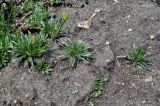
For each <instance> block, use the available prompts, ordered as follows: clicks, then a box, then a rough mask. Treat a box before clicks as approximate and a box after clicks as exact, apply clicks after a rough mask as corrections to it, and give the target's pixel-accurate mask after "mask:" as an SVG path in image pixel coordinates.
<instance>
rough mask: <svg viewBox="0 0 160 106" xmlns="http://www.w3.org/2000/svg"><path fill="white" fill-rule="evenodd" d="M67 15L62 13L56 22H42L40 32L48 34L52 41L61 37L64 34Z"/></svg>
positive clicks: (51, 20)
mask: <svg viewBox="0 0 160 106" xmlns="http://www.w3.org/2000/svg"><path fill="white" fill-rule="evenodd" d="M68 18H69V15H68V14H67V13H63V14H62V16H61V18H60V19H59V20H58V21H56V22H55V21H54V20H53V19H50V20H49V21H47V22H42V30H43V32H44V33H45V34H48V35H49V36H50V37H51V38H52V39H55V38H58V37H60V36H62V35H63V34H64V33H63V32H64V24H65V22H66V21H67V20H68Z"/></svg>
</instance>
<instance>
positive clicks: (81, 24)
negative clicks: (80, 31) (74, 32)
mask: <svg viewBox="0 0 160 106" xmlns="http://www.w3.org/2000/svg"><path fill="white" fill-rule="evenodd" d="M96 14H97V13H93V14H92V15H91V17H90V18H89V19H88V20H85V21H81V22H78V24H77V26H78V27H80V28H84V29H90V27H91V24H92V23H91V21H92V18H93V17H95V16H96Z"/></svg>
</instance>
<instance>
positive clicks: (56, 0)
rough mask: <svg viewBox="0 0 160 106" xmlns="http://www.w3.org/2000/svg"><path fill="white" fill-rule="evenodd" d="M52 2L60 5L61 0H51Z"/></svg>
mask: <svg viewBox="0 0 160 106" xmlns="http://www.w3.org/2000/svg"><path fill="white" fill-rule="evenodd" d="M50 3H51V4H52V5H58V4H60V3H61V0H50Z"/></svg>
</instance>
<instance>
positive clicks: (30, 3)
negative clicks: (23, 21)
mask: <svg viewBox="0 0 160 106" xmlns="http://www.w3.org/2000/svg"><path fill="white" fill-rule="evenodd" d="M34 5H35V3H34V1H33V0H27V1H26V2H24V3H22V5H21V7H20V10H21V11H22V13H23V12H28V11H30V10H33V9H34Z"/></svg>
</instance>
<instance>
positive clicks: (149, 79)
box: [144, 76, 153, 83]
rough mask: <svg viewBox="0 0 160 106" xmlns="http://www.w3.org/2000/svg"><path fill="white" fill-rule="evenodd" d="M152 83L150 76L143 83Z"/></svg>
mask: <svg viewBox="0 0 160 106" xmlns="http://www.w3.org/2000/svg"><path fill="white" fill-rule="evenodd" d="M152 81H153V78H152V76H148V77H147V78H146V79H144V82H146V83H147V82H152Z"/></svg>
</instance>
